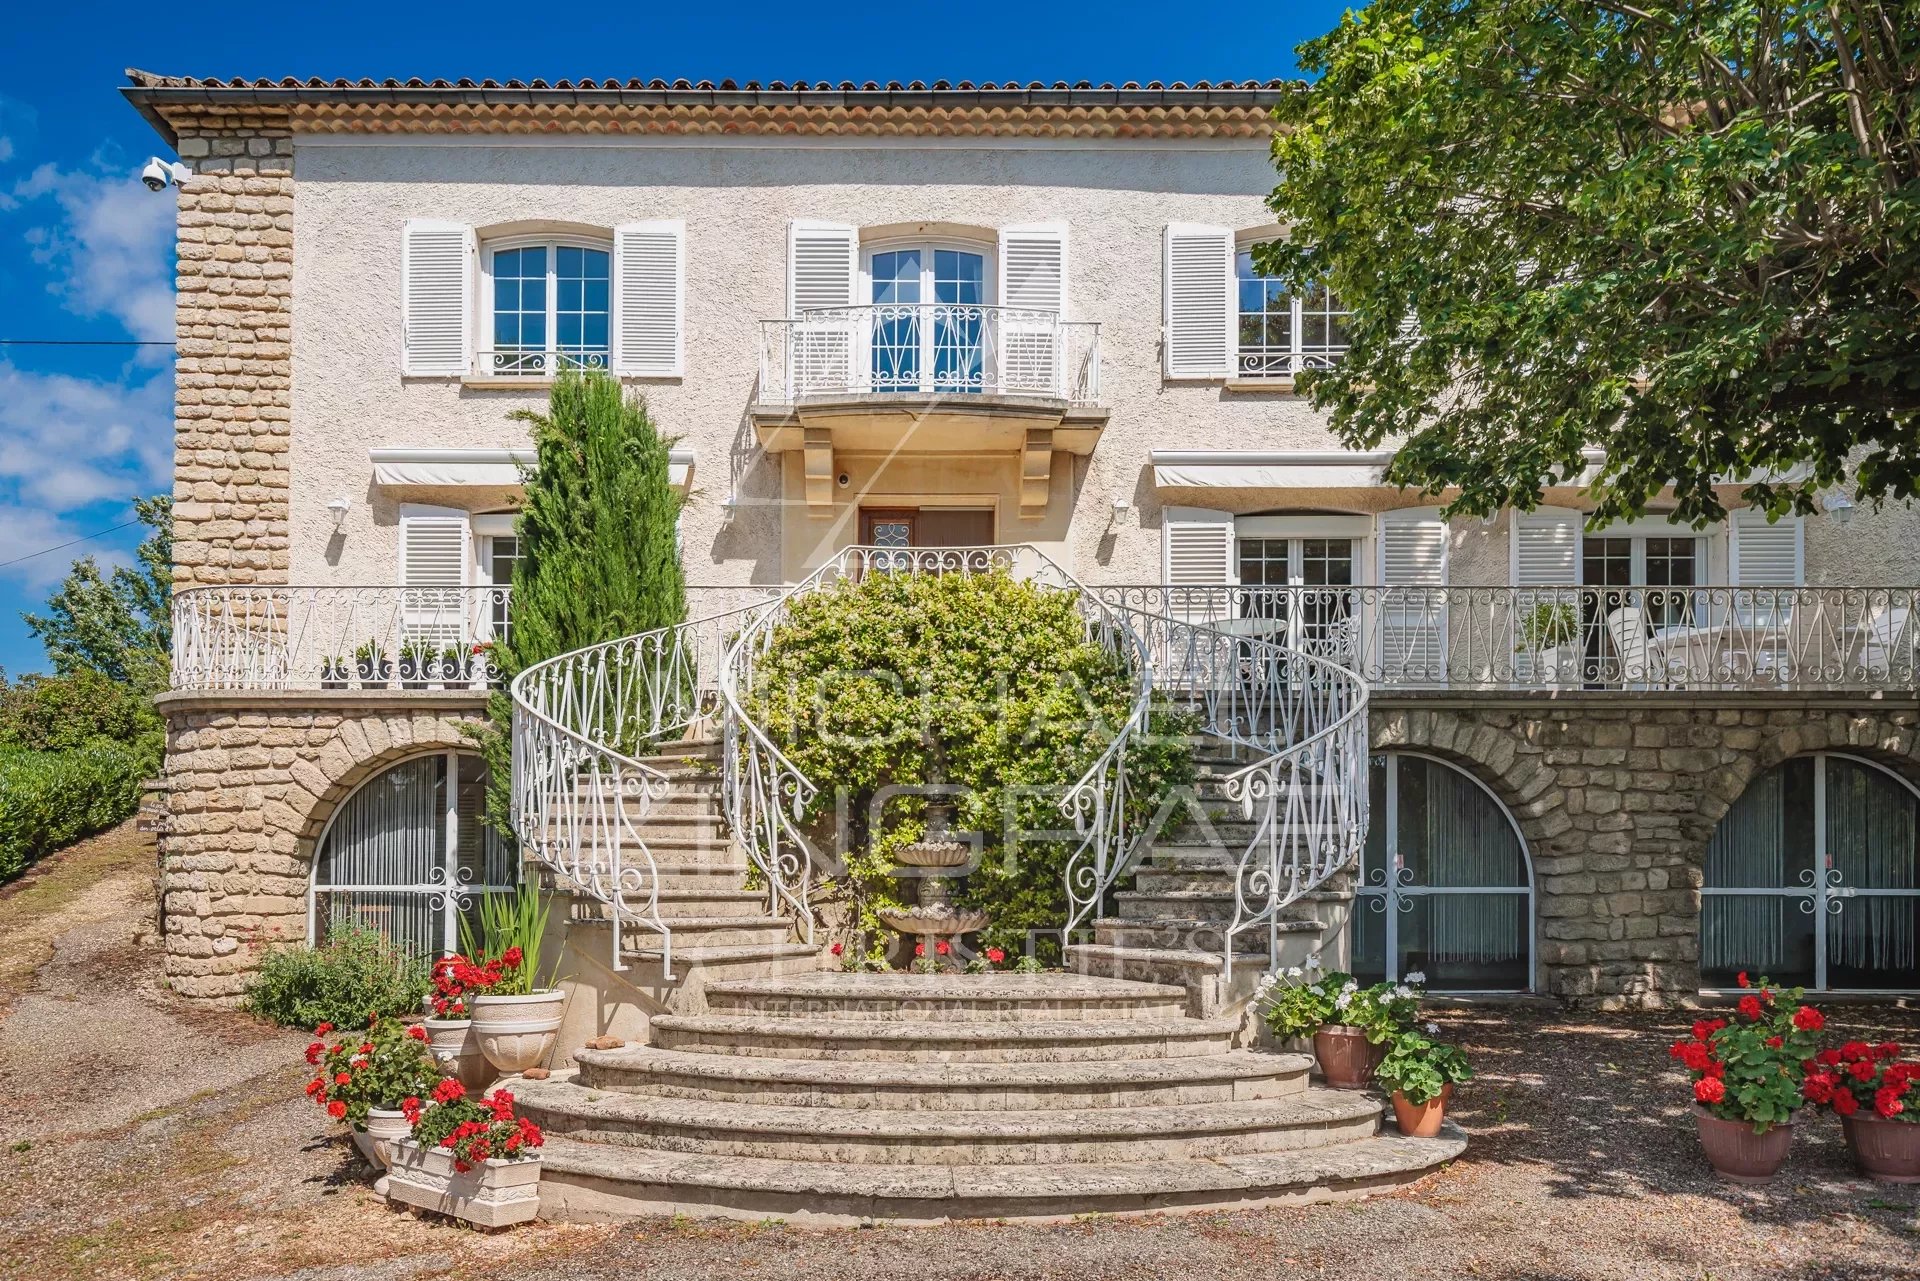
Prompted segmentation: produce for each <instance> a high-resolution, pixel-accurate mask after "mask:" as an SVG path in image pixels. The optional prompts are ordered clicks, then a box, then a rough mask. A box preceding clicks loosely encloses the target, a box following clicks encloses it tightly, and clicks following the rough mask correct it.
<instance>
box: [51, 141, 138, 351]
mask: <svg viewBox="0 0 1920 1281" xmlns="http://www.w3.org/2000/svg"><path fill="white" fill-rule="evenodd" d="M13 195H14V197H15V198H16V199H17V200H19V201H21V202H22V203H24V202H27V201H34V200H42V199H48V198H51V199H52V200H53V201H54V202H55V203H57V204H58V205H59V207H60V210H61V212H62V213H63V214H64V215H65V217H64V218H63V220H62V221H61V222H60V223H58V224H56V225H52V226H43V227H36V228H34V229H33V230H32V231H29V232H28V233H27V242H28V244H29V245H31V246H32V251H33V259H34V261H35V262H37V263H40V264H42V265H43V266H47V267H50V268H52V269H53V271H54V273H55V278H54V279H53V280H51V281H50V282H48V285H47V288H48V289H49V290H51V291H52V292H53V293H54V294H55V295H57V296H58V297H59V298H60V299H61V301H62V302H63V303H64V304H65V305H66V307H67V309H68V310H69V311H73V312H76V313H77V314H79V315H82V316H100V315H107V316H112V317H113V318H114V319H116V320H118V321H119V322H120V323H121V324H122V325H124V326H126V328H127V330H128V332H130V333H132V334H133V336H134V337H136V338H143V339H149V340H162V341H164V340H170V339H172V337H173V257H172V249H173V232H174V228H173V221H174V219H173V215H174V204H173V201H172V200H170V199H168V198H167V196H166V195H165V194H164V193H163V194H162V195H158V196H156V195H155V194H154V193H152V192H150V191H148V190H147V189H146V187H145V186H144V185H143V184H142V183H141V182H140V180H139V178H138V177H136V176H135V175H134V174H132V173H131V172H119V173H108V172H103V171H98V170H96V171H83V170H72V169H61V168H60V167H59V166H58V165H54V164H44V165H41V166H40V167H39V168H37V169H35V170H34V171H33V172H32V173H31V174H29V175H28V176H27V177H25V178H23V179H21V180H20V181H19V182H18V183H16V184H15V185H14V188H13ZM155 350H158V349H155Z"/></svg>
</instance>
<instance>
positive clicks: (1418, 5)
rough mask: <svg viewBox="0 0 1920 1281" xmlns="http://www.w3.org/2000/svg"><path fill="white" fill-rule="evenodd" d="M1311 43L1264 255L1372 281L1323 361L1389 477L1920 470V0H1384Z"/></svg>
mask: <svg viewBox="0 0 1920 1281" xmlns="http://www.w3.org/2000/svg"><path fill="white" fill-rule="evenodd" d="M1300 55H1301V62H1302V65H1303V66H1305V67H1306V68H1307V69H1308V70H1310V71H1313V72H1315V73H1317V76H1318V78H1317V80H1316V81H1314V82H1313V83H1311V84H1309V85H1305V86H1302V87H1301V88H1300V90H1299V91H1298V92H1297V93H1296V94H1295V95H1293V96H1292V97H1291V98H1290V99H1289V100H1288V101H1287V102H1286V103H1285V104H1284V105H1283V106H1281V107H1280V109H1279V111H1278V113H1277V114H1278V117H1279V121H1280V132H1279V135H1278V137H1277V139H1276V141H1275V143H1274V159H1275V162H1276V164H1277V166H1278V168H1279V171H1280V175H1281V180H1280V185H1279V187H1278V188H1277V189H1276V190H1275V192H1274V194H1273V196H1272V199H1271V204H1272V207H1273V209H1274V211H1275V212H1276V213H1277V214H1278V215H1279V220H1280V222H1281V223H1282V224H1283V225H1285V226H1287V227H1288V228H1289V232H1290V234H1289V235H1288V236H1287V237H1286V238H1285V239H1284V240H1282V241H1279V242H1276V243H1275V244H1274V245H1273V246H1271V247H1270V248H1268V249H1267V250H1265V251H1263V255H1262V266H1263V267H1264V268H1265V269H1266V270H1268V271H1271V272H1273V273H1275V274H1278V275H1282V276H1284V277H1286V278H1288V279H1289V280H1292V281H1294V282H1296V283H1302V282H1308V281H1322V280H1324V281H1326V282H1328V283H1329V284H1330V285H1331V286H1332V288H1333V289H1334V290H1335V291H1336V292H1337V293H1338V294H1339V296H1340V297H1341V298H1342V300H1343V301H1344V302H1345V303H1346V304H1347V305H1349V306H1351V307H1352V308H1353V311H1354V316H1353V325H1352V344H1353V345H1352V350H1351V352H1350V354H1349V355H1348V357H1347V359H1346V361H1345V362H1344V363H1343V364H1342V365H1341V366H1340V367H1339V368H1338V369H1336V370H1333V371H1330V372H1327V373H1323V374H1319V375H1310V376H1308V377H1307V378H1305V379H1303V385H1305V386H1306V387H1307V389H1308V390H1309V392H1310V394H1311V395H1312V397H1313V399H1314V401H1315V403H1316V404H1318V405H1320V406H1322V407H1324V408H1328V409H1330V410H1331V413H1332V422H1333V428H1334V430H1335V432H1336V433H1337V434H1338V435H1339V436H1340V437H1341V439H1342V440H1343V441H1344V442H1345V443H1347V444H1348V445H1349V446H1351V447H1355V448H1374V447H1377V446H1379V445H1380V444H1382V443H1383V442H1389V441H1392V442H1398V443H1399V445H1400V448H1399V452H1398V454H1397V455H1396V457H1395V460H1394V463H1393V465H1392V467H1391V468H1390V469H1389V472H1388V479H1389V480H1390V481H1394V482H1398V483H1401V484H1406V485H1410V486H1413V487H1415V488H1418V489H1421V490H1424V491H1428V492H1438V491H1439V490H1441V489H1444V488H1448V487H1458V489H1459V497H1458V499H1457V500H1456V501H1455V502H1454V503H1453V507H1454V508H1455V509H1457V510H1460V511H1464V512H1469V513H1474V514H1485V513H1487V512H1489V511H1492V510H1495V509H1497V508H1499V507H1501V506H1506V505H1511V506H1520V507H1531V506H1532V505H1534V504H1535V503H1536V502H1538V500H1539V493H1540V488H1541V485H1542V482H1543V480H1545V479H1546V478H1549V477H1571V476H1573V475H1575V474H1577V473H1578V472H1579V471H1580V470H1581V468H1582V467H1583V465H1584V460H1583V457H1582V451H1583V450H1585V449H1592V448H1599V449H1603V450H1604V451H1605V453H1606V460H1605V462H1604V463H1603V464H1602V465H1601V466H1600V468H1599V472H1598V477H1597V480H1596V481H1595V482H1594V483H1593V485H1592V489H1591V493H1592V496H1593V498H1594V499H1595V501H1596V505H1597V506H1598V508H1599V511H1598V513H1597V516H1598V518H1599V519H1612V518H1618V517H1622V516H1627V515H1631V514H1636V513H1638V512H1639V511H1641V510H1642V509H1643V507H1644V505H1645V502H1646V500H1647V499H1648V498H1649V497H1650V496H1652V495H1654V494H1656V493H1657V492H1658V491H1659V490H1660V489H1661V488H1662V487H1663V486H1664V485H1667V484H1671V485H1673V487H1674V490H1675V494H1676V496H1677V499H1678V505H1679V514H1680V515H1681V516H1682V517H1684V518H1686V519H1690V520H1704V519H1710V518H1714V517H1718V516H1720V515H1721V514H1722V504H1721V503H1720V501H1719V500H1718V499H1717V498H1716V496H1715V493H1714V491H1713V488H1712V486H1713V484H1714V481H1715V478H1716V477H1719V478H1721V482H1722V483H1727V482H1728V481H1730V480H1737V481H1739V482H1741V483H1745V484H1746V489H1745V494H1744V496H1745V498H1746V499H1747V501H1749V502H1755V503H1759V504H1762V505H1765V506H1767V507H1768V508H1770V509H1771V510H1773V511H1776V512H1778V511H1784V510H1788V509H1790V508H1798V509H1800V510H1810V509H1811V508H1812V507H1813V505H1814V501H1815V496H1816V495H1817V494H1818V493H1819V491H1820V490H1823V489H1825V488H1827V487H1830V486H1833V485H1836V484H1839V483H1841V482H1843V481H1844V480H1846V479H1847V473H1848V469H1849V467H1850V466H1851V467H1852V468H1854V469H1855V470H1856V471H1857V475H1855V476H1854V477H1853V480H1852V483H1853V484H1854V485H1855V486H1856V488H1857V490H1858V492H1859V494H1860V495H1861V496H1862V497H1864V498H1868V499H1885V498H1909V497H1912V496H1914V494H1915V492H1916V483H1917V482H1920V105H1917V104H1916V96H1915V95H1916V83H1917V82H1920V3H1913V2H1911V0H1909V2H1906V3H1887V4H1871V3H1857V2H1853V0H1833V2H1832V3H1821V4H1814V3H1784V4H1762V3H1757V2H1755V0H1681V2H1679V3H1649V4H1645V5H1640V6H1635V5H1632V4H1626V3H1612V2H1609V0H1453V2H1452V3H1437V4H1436V3H1423V2H1422V0H1376V2H1375V3H1374V4H1372V5H1370V6H1368V7H1367V8H1365V9H1364V10H1361V11H1358V12H1353V13H1349V14H1348V15H1347V16H1346V17H1345V18H1344V19H1343V20H1342V21H1341V23H1340V25H1339V27H1338V28H1336V29H1335V30H1334V31H1332V32H1330V33H1329V34H1327V35H1326V36H1324V37H1322V38H1320V39H1318V40H1315V41H1312V42H1310V43H1308V44H1306V45H1304V46H1302V47H1301V49H1300Z"/></svg>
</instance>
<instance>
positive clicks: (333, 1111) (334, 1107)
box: [327, 1099, 347, 1121]
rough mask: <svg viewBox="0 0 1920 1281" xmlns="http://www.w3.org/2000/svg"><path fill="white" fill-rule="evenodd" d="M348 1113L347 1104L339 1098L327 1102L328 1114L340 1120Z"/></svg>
mask: <svg viewBox="0 0 1920 1281" xmlns="http://www.w3.org/2000/svg"><path fill="white" fill-rule="evenodd" d="M346 1114H347V1105H346V1104H344V1103H342V1102H341V1101H340V1100H339V1099H335V1100H334V1101H333V1102H331V1103H329V1104H327V1115H328V1116H330V1117H332V1118H333V1119H334V1120H336V1121H338V1120H339V1119H340V1118H342V1117H344V1116H345V1115H346Z"/></svg>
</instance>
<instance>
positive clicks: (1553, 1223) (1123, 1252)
mask: <svg viewBox="0 0 1920 1281" xmlns="http://www.w3.org/2000/svg"><path fill="white" fill-rule="evenodd" d="M152 860H153V851H152V846H151V844H150V842H149V841H148V840H147V839H146V838H144V837H142V836H140V835H139V834H137V833H135V832H134V831H133V830H132V829H131V828H130V827H129V828H123V829H120V830H119V831H116V832H113V833H109V834H107V835H105V836H103V837H100V838H98V839H96V840H94V841H90V842H86V843H84V844H82V845H80V846H76V847H75V848H74V849H73V850H70V851H67V852H66V853H64V854H62V855H60V856H58V857H57V858H55V859H51V860H48V862H47V864H46V865H45V866H44V867H43V868H41V869H40V870H39V871H37V872H36V873H34V874H33V875H32V876H30V877H28V878H26V879H25V880H24V881H23V882H21V883H18V884H16V885H14V886H11V887H9V888H8V889H6V890H5V891H0V1013H3V1014H4V1023H0V1170H4V1173H5V1175H6V1181H7V1185H8V1191H9V1195H8V1196H7V1197H6V1198H5V1199H4V1200H0V1276H5V1277H22V1278H25V1277H33V1278H50V1279H59V1281H64V1279H66V1278H81V1277H87V1278H94V1277H100V1278H121V1277H127V1278H170V1277H212V1276H219V1277H221V1278H254V1277H259V1278H266V1277H276V1278H300V1279H302V1281H305V1279H307V1278H312V1279H313V1281H320V1279H322V1278H325V1279H326V1281H333V1279H335V1278H341V1279H349V1281H376V1279H378V1281H387V1279H389V1278H392V1279H395V1281H398V1279H400V1278H428V1277H432V1278H441V1277H444V1278H453V1279H457V1281H469V1279H470V1281H481V1279H482V1278H516V1279H528V1281H545V1279H551V1281H563V1279H564V1281H590V1279H594V1278H614V1277H621V1278H657V1279H659V1281H669V1279H674V1281H677V1279H682V1278H685V1279H688V1281H701V1279H706V1278H723V1277H724V1278H729V1279H731V1278H754V1277H769V1278H773V1277H790V1276H817V1277H820V1278H823V1279H831V1281H842V1279H845V1281H862V1279H865V1278H875V1279H878V1278H887V1279H888V1281H892V1279H894V1278H897V1277H900V1276H912V1275H924V1276H938V1277H942V1278H953V1279H955V1281H976V1279H980V1281H984V1279H987V1278H1016V1277H1017V1278H1022V1279H1023V1281H1024V1279H1027V1278H1035V1277H1058V1278H1089V1279H1101V1281H1109V1279H1110V1281H1122V1279H1131V1278H1143V1279H1145V1278H1153V1279H1156V1281H1157V1279H1159V1278H1165V1277H1179V1278H1181V1279H1182V1281H1213V1279H1215V1278H1219V1279H1221V1281H1228V1279H1234V1281H1238V1279H1241V1278H1248V1279H1251V1278H1274V1277H1295V1276H1309V1277H1316V1278H1355V1279H1360V1278H1364V1279H1365V1281H1378V1279H1379V1278H1383V1277H1385V1278H1393V1277H1402V1276H1405V1277H1474V1278H1510V1279H1512V1281H1549V1279H1552V1281H1563V1279H1564V1281H1573V1279H1575V1278H1578V1279H1581V1281H1586V1279H1589V1278H1591V1279H1596V1281H1597V1279H1599V1278H1633V1279H1635V1281H1638V1279H1640V1278H1650V1277H1674V1278H1694V1279H1696V1281H1707V1279H1708V1278H1712V1279H1713V1281H1743V1279H1746V1278H1762V1277H1765V1278H1793V1279H1812V1278H1888V1279H1889V1281H1920V1187H1909V1188H1890V1187H1881V1186H1878V1185H1875V1184H1872V1183H1868V1182H1866V1181H1864V1180H1862V1179H1860V1178H1858V1177H1857V1176H1855V1175H1854V1174H1853V1173H1852V1171H1851V1169H1850V1168H1849V1167H1848V1165H1847V1162H1846V1159H1845V1154H1844V1150H1843V1149H1842V1146H1841V1143H1840V1136H1839V1132H1838V1127H1837V1126H1836V1125H1835V1124H1833V1123H1832V1122H1831V1121H1829V1120H1820V1121H1813V1122H1810V1123H1807V1124H1805V1125H1803V1126H1802V1132H1801V1133H1800V1134H1799V1135H1798V1136H1797V1137H1796V1139H1795V1149H1794V1157H1793V1162H1792V1164H1791V1165H1790V1166H1789V1169H1788V1173H1787V1175H1786V1176H1784V1177H1783V1178H1782V1179H1781V1180H1780V1181H1779V1182H1778V1183H1777V1184H1776V1185H1774V1186H1772V1187H1768V1188H1764V1189H1758V1190H1755V1189H1744V1188H1735V1187H1732V1186H1730V1185H1726V1184H1722V1183H1720V1182H1718V1181H1717V1180H1715V1179H1714V1178H1712V1176H1711V1175H1710V1174H1709V1173H1708V1172H1707V1170H1706V1168H1705V1166H1704V1164H1703V1163H1702V1161H1701V1159H1700V1156H1699V1151H1698V1147H1697V1144H1696V1142H1695V1140H1694V1137H1693V1133H1692V1128H1691V1122H1690V1120H1689V1118H1688V1115H1687V1112H1686V1110H1685V1109H1684V1108H1683V1107H1682V1106H1681V1103H1680V1098H1681V1094H1682V1091H1683V1085H1682V1082H1681V1079H1680V1077H1679V1075H1678V1074H1677V1073H1675V1072H1673V1071H1672V1070H1671V1069H1670V1068H1669V1065H1668V1063H1667V1059H1666V1050H1665V1046H1666V1043H1667V1041H1668V1040H1669V1039H1670V1038H1671V1037H1672V1036H1673V1035H1675V1034H1676V1033H1677V1031H1678V1030H1679V1029H1680V1028H1681V1027H1682V1026H1683V1025H1684V1022H1685V1020H1684V1019H1683V1017H1682V1016H1679V1015H1627V1016H1607V1017H1605V1018H1601V1017H1598V1016H1591V1015H1564V1014H1559V1013H1556V1012H1552V1011H1544V1010H1534V1009H1524V1010H1523V1009H1460V1010H1450V1011H1445V1012H1442V1013H1441V1014H1440V1015H1439V1017H1440V1019H1441V1020H1442V1021H1443V1022H1444V1023H1446V1024H1447V1025H1448V1028H1449V1031H1450V1033H1451V1034H1452V1035H1455V1036H1457V1037H1459V1038H1460V1039H1461V1040H1462V1041H1463V1042H1464V1043H1465V1044H1466V1045H1467V1047H1468V1048H1469V1050H1470V1052H1471V1053H1472V1054H1473V1057H1474V1060H1475V1062H1476V1063H1477V1064H1478V1065H1479V1068H1480V1071H1481V1079H1480V1080H1479V1081H1478V1082H1477V1083H1475V1084H1474V1085H1473V1086H1472V1087H1471V1088H1469V1089H1466V1090H1463V1091H1462V1093H1461V1097H1460V1099H1459V1100H1458V1108H1457V1114H1458V1116H1459V1118H1460V1120H1461V1122H1462V1123H1463V1124H1464V1125H1465V1126H1466V1127H1467V1129H1468V1131H1469V1132H1470V1133H1471V1134H1472V1136H1473V1146H1472V1147H1471V1148H1470V1149H1469V1151H1468V1154H1467V1157H1466V1158H1465V1159H1464V1160H1462V1161H1460V1162H1457V1163H1456V1164H1455V1165H1453V1166H1452V1167H1451V1168H1449V1169H1447V1170H1444V1171H1442V1172H1440V1173H1438V1174H1436V1175H1433V1176H1430V1177H1429V1178H1427V1179H1426V1180H1423V1181H1422V1182H1421V1183H1419V1184H1417V1185H1415V1186H1413V1187H1411V1188H1408V1189H1405V1190H1403V1191H1400V1192H1397V1193H1393V1194H1390V1195H1386V1196H1381V1197H1376V1198H1373V1199H1371V1200H1368V1201H1362V1202H1349V1203H1343V1204H1338V1205H1327V1206H1307V1207H1300V1208H1294V1209H1276V1210H1255V1211H1239V1212H1235V1213H1230V1214H1208V1215H1198V1216H1173V1217H1166V1218H1146V1219H1128V1220H1122V1219H1091V1220H1083V1221H1079V1222H1074V1223H1067V1224H1057V1225H1053V1226H1046V1227H1016V1226H1006V1225H997V1224H977V1225H965V1226H958V1227H950V1228H935V1229H902V1228H885V1227H881V1228H873V1229H867V1230H841V1231H819V1232H815V1231H802V1230H799V1229H794V1228H789V1227H786V1226H784V1225H781V1224H778V1223H765V1224H733V1225H721V1224H710V1223H701V1222H693V1221H688V1220H671V1221H669V1220H651V1221H642V1222H637V1223H632V1224H627V1225H622V1226H619V1227H583V1226H571V1225H566V1224H536V1225H532V1226H530V1227H525V1228H520V1229H516V1230H514V1231H512V1232H509V1233H504V1234H497V1235H483V1234H481V1233H477V1232H473V1231H469V1230H465V1229H462V1228H460V1227H458V1226H455V1225H452V1224H448V1223H444V1222H438V1221H430V1220H424V1219H416V1218H413V1217H410V1216H407V1215H403V1214H399V1213H396V1212H393V1211H390V1210H388V1209H387V1208H386V1207H385V1206H384V1205H383V1204H382V1203H381V1202H380V1201H379V1200H378V1199H376V1198H375V1197H374V1196H373V1194H372V1192H371V1191H370V1190H369V1189H368V1187H367V1182H368V1172H367V1170H366V1168H365V1167H364V1166H362V1165H360V1164H359V1163H358V1162H357V1160H356V1159H355V1158H354V1157H353V1155H352V1153H351V1148H350V1145H349V1144H347V1142H346V1141H345V1140H344V1139H343V1138H342V1137H341V1136H339V1135H338V1134H336V1133H333V1132H332V1131H331V1130H330V1129H329V1128H328V1127H327V1126H326V1125H324V1124H322V1122H323V1121H324V1118H323V1117H321V1116H320V1114H319V1113H318V1112H317V1111H316V1110H315V1109H313V1108H312V1107H311V1106H310V1105H308V1104H307V1103H306V1102H305V1100H304V1099H302V1098H301V1097H300V1094H299V1090H300V1086H301V1083H302V1081H303V1079H304V1076H303V1072H304V1064H303V1063H301V1062H300V1051H301V1048H302V1046H303V1045H304V1043H305V1038H304V1037H302V1036H300V1035H297V1034H293V1033H287V1032H281V1031H278V1030H274V1029H270V1028H266V1027H263V1026H261V1025H259V1024H256V1023H254V1022H253V1021H251V1020H250V1019H247V1018H245V1017H243V1016H240V1015H228V1014H216V1013H206V1012H202V1011H196V1010H192V1009H190V1008H188V1007H186V1006H184V1005H182V1004H181V1003H179V1002H177V1001H175V1000H173V999H172V998H171V997H170V996H169V995H168V994H167V993H166V992H165V990H164V988H163V987H162V986H161V985H160V982H159V979H158V971H159V965H158V955H157V952H156V951H155V950H154V948H153V946H152V943H151V941H150V940H149V939H146V938H144V937H143V932H144V931H145V930H146V928H147V919H148V918H149V917H150V915H151V911H150V903H151V899H150V895H151V882H150V873H151V868H152ZM1830 1014H1831V1016H1832V1017H1831V1019H1830V1025H1831V1026H1834V1027H1835V1028H1836V1029H1839V1030H1842V1031H1846V1032H1855V1033H1859V1034H1862V1035H1868V1036H1870V1037H1871V1038H1872V1039H1881V1038H1883V1037H1885V1036H1888V1035H1891V1036H1894V1037H1896V1038H1899V1039H1902V1040H1915V1041H1920V1011H1916V1010H1914V1009H1911V1008H1889V1007H1886V1006H1861V1007H1851V1008H1850V1007H1844V1006H1843V1007H1838V1008H1835V1009H1831V1010H1830Z"/></svg>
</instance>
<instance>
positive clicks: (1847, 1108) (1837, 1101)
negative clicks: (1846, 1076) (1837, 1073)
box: [1833, 1090, 1860, 1116]
mask: <svg viewBox="0 0 1920 1281" xmlns="http://www.w3.org/2000/svg"><path fill="white" fill-rule="evenodd" d="M1833 1110H1834V1111H1835V1112H1838V1113H1839V1114H1840V1115H1841V1116H1852V1115H1853V1114H1854V1113H1855V1112H1858V1111H1859V1110H1860V1100H1858V1099H1856V1098H1854V1097H1853V1095H1852V1093H1850V1092H1849V1091H1847V1090H1842V1091H1840V1092H1839V1093H1838V1094H1836V1095H1834V1096H1833Z"/></svg>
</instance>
